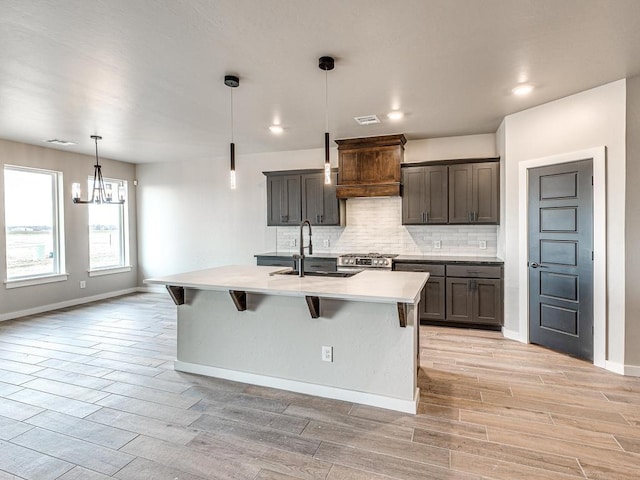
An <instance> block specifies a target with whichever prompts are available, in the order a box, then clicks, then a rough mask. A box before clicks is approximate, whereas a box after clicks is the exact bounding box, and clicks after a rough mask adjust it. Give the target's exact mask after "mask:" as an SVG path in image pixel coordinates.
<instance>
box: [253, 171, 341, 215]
mask: <svg viewBox="0 0 640 480" xmlns="http://www.w3.org/2000/svg"><path fill="white" fill-rule="evenodd" d="M264 174H265V175H266V176H267V225H269V226H293V225H300V223H301V222H302V221H303V220H305V219H308V220H309V221H310V222H311V224H312V225H340V220H341V218H340V203H339V202H340V201H339V200H338V198H337V197H336V183H337V179H338V174H337V172H333V173H332V175H331V179H332V184H331V185H325V184H324V172H323V171H320V170H297V171H290V172H286V171H284V172H264Z"/></svg>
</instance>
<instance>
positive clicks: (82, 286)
mask: <svg viewBox="0 0 640 480" xmlns="http://www.w3.org/2000/svg"><path fill="white" fill-rule="evenodd" d="M80 288H87V282H86V281H84V280H80Z"/></svg>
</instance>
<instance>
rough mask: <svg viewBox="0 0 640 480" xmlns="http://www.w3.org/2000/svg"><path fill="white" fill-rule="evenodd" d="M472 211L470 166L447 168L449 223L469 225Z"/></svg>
mask: <svg viewBox="0 0 640 480" xmlns="http://www.w3.org/2000/svg"><path fill="white" fill-rule="evenodd" d="M472 211H473V167H472V164H461V165H451V166H450V167H449V223H471V220H472V219H471V212H472Z"/></svg>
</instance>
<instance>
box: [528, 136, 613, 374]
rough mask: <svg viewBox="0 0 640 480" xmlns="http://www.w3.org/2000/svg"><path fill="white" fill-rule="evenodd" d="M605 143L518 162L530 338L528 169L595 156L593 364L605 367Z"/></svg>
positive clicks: (593, 158) (593, 157)
mask: <svg viewBox="0 0 640 480" xmlns="http://www.w3.org/2000/svg"><path fill="white" fill-rule="evenodd" d="M606 153H607V150H606V147H605V146H600V147H594V148H588V149H585V150H577V151H575V152H567V153H562V154H558V155H551V156H548V157H541V158H534V159H531V160H525V161H523V162H520V163H519V164H518V182H519V197H520V198H519V205H518V206H519V209H520V212H521V215H520V221H519V234H518V278H519V285H520V289H519V317H520V318H519V329H520V334H521V336H522V338H523V339H525V341H526V342H527V343H530V342H529V268H528V266H527V261H528V256H529V241H528V237H529V219H528V214H522V212H525V213H526V212H528V211H529V191H528V190H529V169H531V168H537V167H546V166H549V165H556V164H560V163H568V162H576V161H580V160H589V159H592V160H593V253H594V260H593V364H594V365H596V366H598V367H601V368H606V355H607V209H606V207H607V201H606Z"/></svg>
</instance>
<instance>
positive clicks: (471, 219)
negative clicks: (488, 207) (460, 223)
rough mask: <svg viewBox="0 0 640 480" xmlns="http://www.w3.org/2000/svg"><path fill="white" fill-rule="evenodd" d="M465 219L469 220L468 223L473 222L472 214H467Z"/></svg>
mask: <svg viewBox="0 0 640 480" xmlns="http://www.w3.org/2000/svg"><path fill="white" fill-rule="evenodd" d="M467 218H468V219H469V223H471V222H473V212H469V214H468V215H467Z"/></svg>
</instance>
